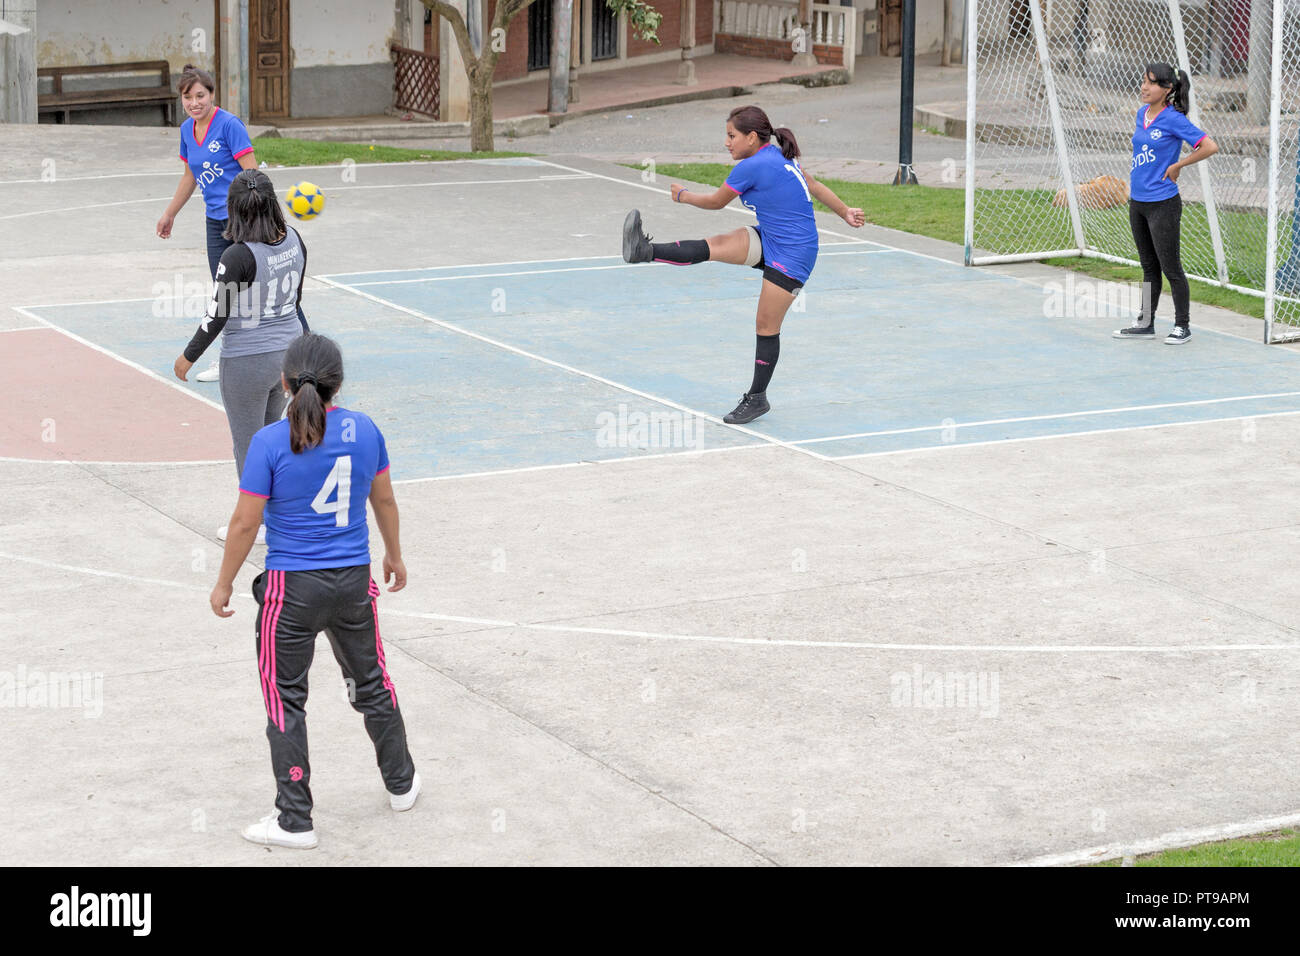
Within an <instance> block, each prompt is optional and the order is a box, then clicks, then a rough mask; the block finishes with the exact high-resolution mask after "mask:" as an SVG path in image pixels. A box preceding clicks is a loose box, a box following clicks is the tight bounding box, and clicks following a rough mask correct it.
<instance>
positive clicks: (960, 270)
mask: <svg viewBox="0 0 1300 956" xmlns="http://www.w3.org/2000/svg"><path fill="white" fill-rule="evenodd" d="M323 279H324V281H326V282H328V283H329V284H330V286H331V287H330V288H328V289H321V288H320V287H319V285H317V286H315V287H313V288H311V290H310V292H309V294H308V295H306V296H305V297H304V303H303V304H304V309H305V311H306V313H307V315H308V317H309V319H310V321H311V322H312V325H313V328H314V329H315V330H317V331H320V332H323V333H325V334H328V335H330V336H332V337H334V338H335V339H337V340H338V342H339V343H340V345H341V346H342V348H343V351H344V356H345V358H346V360H347V367H348V381H347V382H346V383H345V385H344V394H343V396H342V401H343V403H344V404H348V405H351V406H352V407H355V408H358V409H361V410H363V411H366V412H368V413H370V414H371V415H372V416H373V417H374V418H375V419H376V420H377V421H379V422H380V424H381V427H383V428H384V431H385V434H386V435H387V436H388V441H389V446H390V451H391V452H392V455H393V460H394V462H395V464H396V465H397V468H398V471H397V472H395V474H396V477H398V478H399V479H400V478H420V477H433V476H439V475H451V474H464V473H471V472H479V471H489V470H496V469H506V468H521V467H530V466H540V465H557V464H566V463H572V462H579V461H600V460H608V459H613V458H625V457H629V456H636V455H647V454H665V453H675V452H682V451H689V450H696V449H711V448H712V449H717V448H728V447H739V446H746V445H755V444H764V443H766V441H765V438H764V436H767V437H768V438H771V439H775V440H778V441H780V442H785V443H794V444H797V445H800V446H801V447H805V448H807V449H808V450H810V451H815V452H817V453H819V454H822V455H826V456H829V457H845V456H854V455H867V454H876V453H883V452H891V451H901V450H910V449H920V448H931V447H942V446H947V445H954V444H966V443H972V442H988V441H1001V440H1008V439H1026V438H1036V437H1043V436H1051V435H1062V434H1073V433H1080V432H1092V431H1097V430H1109V429H1119V428H1131V427H1135V426H1145V425H1160V424H1170V423H1178V422H1195V421H1206V420H1211V419H1221V418H1239V417H1247V416H1252V415H1262V414H1269V413H1275V412H1290V411H1296V410H1300V356H1297V355H1295V354H1294V353H1292V352H1290V351H1287V350H1283V349H1279V348H1269V347H1266V346H1263V345H1259V344H1255V343H1251V342H1247V341H1245V340H1242V339H1237V338H1234V337H1231V336H1227V335H1221V334H1217V333H1213V332H1209V331H1205V330H1194V335H1193V339H1192V341H1191V342H1190V343H1188V344H1186V345H1181V346H1177V347H1171V346H1166V345H1164V344H1163V341H1162V339H1163V334H1162V335H1161V336H1160V337H1158V338H1157V340H1156V341H1152V342H1120V341H1115V340H1113V339H1112V338H1111V337H1110V332H1111V330H1112V329H1113V328H1116V327H1118V326H1119V325H1125V324H1128V321H1129V320H1130V317H1128V316H1119V317H1113V318H1102V319H1093V318H1087V319H1051V318H1045V317H1044V302H1045V293H1044V291H1043V290H1042V289H1040V288H1038V287H1036V286H1034V285H1031V284H1028V283H1024V282H1019V281H1016V280H1013V279H1010V278H1006V277H1003V276H998V275H995V274H993V273H990V272H987V271H981V270H977V269H968V268H964V267H961V266H958V265H954V264H950V263H945V262H940V261H938V260H934V259H930V258H926V257H922V256H917V255H914V254H911V253H907V252H903V251H900V250H893V249H889V248H888V247H884V246H877V245H873V244H870V243H861V244H855V243H854V244H850V243H844V244H839V245H828V246H824V247H823V252H822V255H821V257H820V259H819V261H818V264H817V268H816V272H815V273H814V276H813V279H812V282H811V283H810V285H809V287H808V289H807V290H806V292H805V296H804V298H803V300H802V302H801V303H799V304H798V305H797V306H796V308H798V307H799V306H802V311H792V312H791V314H790V315H789V316H788V317H787V319H786V323H785V327H784V329H783V332H782V342H781V344H782V352H781V360H780V365H779V367H778V368H777V371H776V376H775V378H774V379H773V383H772V385H771V387H770V388H769V393H768V394H769V399H770V400H771V402H772V405H773V410H772V412H771V413H769V414H768V415H767V416H765V417H764V418H761V419H759V420H758V421H757V422H755V423H753V425H751V426H750V430H751V431H750V432H746V431H742V430H738V429H733V428H730V427H727V426H724V425H721V424H719V423H717V422H714V421H708V420H706V419H704V418H701V417H699V416H698V415H697V414H694V413H702V414H703V415H708V416H712V417H714V418H720V417H721V416H722V415H723V414H725V413H726V412H727V411H729V410H730V409H731V408H732V406H733V405H735V403H736V401H737V400H738V399H739V398H740V395H741V393H742V392H744V390H745V389H746V387H747V386H748V384H749V377H750V373H751V369H752V365H751V363H752V360H753V347H754V326H753V322H754V308H755V303H756V300H757V295H758V289H759V282H760V281H761V280H760V278H759V274H758V272H757V271H755V270H747V269H742V268H738V267H735V266H725V265H717V264H704V265H701V266H695V267H691V268H677V267H672V266H666V265H651V266H647V265H640V266H629V265H627V264H625V263H623V262H622V260H621V259H619V258H618V257H608V258H598V259H591V258H584V259H568V260H547V261H538V262H516V263H495V264H486V265H477V266H456V267H448V268H427V269H415V270H404V271H388V272H368V273H355V274H338V275H331V276H327V277H323ZM151 308H152V305H151V302H149V301H137V302H117V303H108V304H97V305H76V306H50V307H42V308H35V309H32V310H31V311H32V312H33V313H35V314H37V315H39V316H40V317H41V318H42V319H44V320H46V321H48V322H51V323H53V324H55V325H57V326H59V327H61V328H64V329H67V330H68V331H71V332H74V333H76V334H78V335H80V336H83V337H85V338H87V339H89V340H91V341H93V342H95V343H96V344H98V345H100V346H102V347H104V348H106V349H108V350H110V351H112V352H115V353H117V354H119V355H121V356H123V357H125V358H128V359H130V360H132V361H134V362H137V363H139V364H140V365H143V366H145V367H146V368H149V369H152V370H155V371H156V372H157V373H158V374H160V375H163V376H167V377H169V376H170V375H171V366H172V362H173V360H174V359H175V357H176V355H177V354H179V352H180V350H181V348H182V346H183V345H184V343H185V342H186V341H187V340H188V337H189V335H190V333H191V332H192V329H193V323H192V321H190V320H182V319H172V318H159V317H157V316H155V315H152V314H151ZM1161 324H1162V325H1164V324H1165V323H1161ZM561 366H563V367H561ZM199 367H200V368H201V367H206V359H204V360H202V361H201V362H200V366H199ZM190 388H191V389H192V390H193V391H195V392H196V393H198V394H202V395H206V396H208V397H209V398H212V399H215V400H218V401H219V400H220V396H219V392H218V389H217V386H215V385H200V384H197V383H192V384H191V386H190Z"/></svg>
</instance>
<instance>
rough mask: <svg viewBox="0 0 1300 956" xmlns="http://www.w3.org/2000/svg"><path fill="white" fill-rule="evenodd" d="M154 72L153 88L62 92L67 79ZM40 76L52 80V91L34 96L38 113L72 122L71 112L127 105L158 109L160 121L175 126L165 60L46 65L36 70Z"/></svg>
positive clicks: (170, 83) (173, 103) (174, 100)
mask: <svg viewBox="0 0 1300 956" xmlns="http://www.w3.org/2000/svg"><path fill="white" fill-rule="evenodd" d="M125 72H139V73H144V72H156V73H157V74H158V83H156V84H154V85H152V86H135V87H122V88H118V89H107V90H77V91H74V92H71V93H65V92H64V91H63V79H64V77H68V76H76V77H81V76H94V75H95V74H98V73H125ZM36 74H37V77H38V82H39V78H41V77H47V76H48V77H50V79H52V80H53V81H54V90H53V92H50V93H41V94H39V95H38V96H37V97H36V112H37V113H55V114H59V115H61V116H62V117H63V118H62V120H61V122H64V123H67V122H70V121H71V114H72V111H73V110H102V109H117V108H125V107H130V106H161V107H162V109H163V119H164V121H165V122H166V124H167V125H168V126H175V125H176V123H175V116H176V98H177V95H178V94H177V93H176V91H175V90H173V89H172V77H171V68H170V67H169V66H168V65H167V61H166V60H141V61H139V62H136V63H106V64H103V65H100V66H46V67H41V68H40V69H38V70H37V71H36Z"/></svg>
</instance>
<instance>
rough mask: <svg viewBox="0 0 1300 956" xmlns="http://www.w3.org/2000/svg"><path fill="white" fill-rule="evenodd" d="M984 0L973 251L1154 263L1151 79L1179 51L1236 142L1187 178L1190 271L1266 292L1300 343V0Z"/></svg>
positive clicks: (1177, 61)
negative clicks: (1132, 208)
mask: <svg viewBox="0 0 1300 956" xmlns="http://www.w3.org/2000/svg"><path fill="white" fill-rule="evenodd" d="M968 2H969V6H968V11H967V16H968V20H967V32H968V37H969V41H968V42H969V44H970V49H971V50H972V51H973V55H972V56H970V57H969V58H968V60H967V105H966V123H967V138H966V171H967V173H966V229H965V242H966V262H967V264H968V265H983V264H987V263H995V262H1015V261H1023V260H1031V259H1044V258H1050V257H1060V256H1088V257H1093V258H1099V259H1107V260H1110V261H1113V262H1121V263H1129V264H1133V265H1137V249H1136V248H1135V246H1134V244H1133V236H1132V232H1131V231H1130V228H1129V220H1128V201H1127V199H1128V184H1129V168H1130V162H1131V158H1132V142H1131V139H1132V136H1133V126H1134V121H1135V120H1134V117H1135V116H1136V114H1137V110H1138V107H1139V106H1140V105H1141V104H1140V102H1139V100H1138V98H1137V93H1138V84H1139V83H1140V81H1141V77H1142V74H1143V71H1144V69H1145V67H1146V65H1147V64H1148V63H1157V62H1159V63H1169V64H1171V65H1173V66H1174V67H1176V68H1179V69H1182V70H1185V71H1186V72H1187V74H1188V75H1189V76H1190V77H1191V81H1192V91H1191V108H1190V109H1189V111H1188V116H1189V118H1190V119H1191V121H1192V122H1193V123H1195V124H1196V125H1197V126H1199V127H1200V128H1201V129H1203V130H1205V131H1206V133H1207V134H1208V135H1209V136H1211V137H1213V138H1214V140H1215V142H1217V143H1218V144H1219V148H1220V152H1219V154H1218V155H1217V156H1215V157H1213V158H1212V159H1209V160H1207V161H1205V162H1202V163H1197V164H1195V165H1193V166H1190V167H1188V168H1187V169H1184V170H1183V171H1182V173H1181V174H1180V176H1179V178H1178V188H1179V191H1180V193H1181V194H1182V198H1183V203H1184V206H1183V218H1182V260H1183V268H1184V270H1185V271H1186V272H1187V274H1188V276H1189V277H1190V278H1194V279H1199V280H1201V281H1203V282H1208V283H1212V284H1215V285H1218V286H1223V287H1227V288H1231V289H1235V290H1237V291H1239V292H1245V293H1248V294H1250V295H1253V296H1258V297H1260V298H1261V299H1262V302H1263V309H1264V315H1265V322H1264V341H1266V342H1278V341H1289V340H1293V339H1297V338H1300V229H1293V227H1292V223H1293V222H1294V220H1295V219H1296V217H1297V215H1298V214H1300V205H1297V201H1298V196H1300V194H1298V193H1297V183H1298V182H1300V152H1298V147H1300V140H1298V137H1297V132H1298V131H1300V0H968ZM1186 153H1187V149H1186V147H1184V153H1183V154H1184V155H1186ZM1162 301H1163V302H1168V301H1169V300H1168V292H1167V290H1166V293H1165V296H1164V297H1163V298H1162ZM1165 309H1166V306H1164V305H1162V307H1161V311H1162V312H1164V311H1165Z"/></svg>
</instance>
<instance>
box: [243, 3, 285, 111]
mask: <svg viewBox="0 0 1300 956" xmlns="http://www.w3.org/2000/svg"><path fill="white" fill-rule="evenodd" d="M290 60H291V56H290V50H289V0H248V72H249V85H250V86H251V87H252V88H251V90H250V91H249V97H248V104H249V105H248V109H249V113H250V114H251V115H250V116H249V117H248V119H249V120H267V119H288V118H289V70H290V68H291V64H290Z"/></svg>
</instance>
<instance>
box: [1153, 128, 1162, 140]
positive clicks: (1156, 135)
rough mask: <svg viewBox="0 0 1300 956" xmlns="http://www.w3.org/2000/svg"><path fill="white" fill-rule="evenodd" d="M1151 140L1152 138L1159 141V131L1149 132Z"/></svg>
mask: <svg viewBox="0 0 1300 956" xmlns="http://www.w3.org/2000/svg"><path fill="white" fill-rule="evenodd" d="M1151 138H1152V139H1159V138H1160V130H1158V129H1153V130H1152V131H1151Z"/></svg>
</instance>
